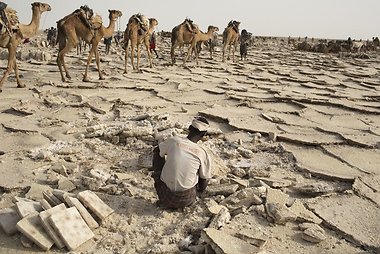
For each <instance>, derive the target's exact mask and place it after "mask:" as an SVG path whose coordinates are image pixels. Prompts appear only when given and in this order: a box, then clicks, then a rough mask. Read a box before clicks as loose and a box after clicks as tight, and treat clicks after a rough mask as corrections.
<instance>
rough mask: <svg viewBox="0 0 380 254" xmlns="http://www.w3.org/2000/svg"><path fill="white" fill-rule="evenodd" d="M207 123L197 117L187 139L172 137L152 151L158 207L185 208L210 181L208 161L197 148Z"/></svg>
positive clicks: (202, 151) (205, 130) (202, 150)
mask: <svg viewBox="0 0 380 254" xmlns="http://www.w3.org/2000/svg"><path fill="white" fill-rule="evenodd" d="M208 128H209V123H208V121H207V119H206V118H204V117H196V118H194V119H193V121H192V123H191V125H190V126H189V134H188V135H187V137H180V136H174V137H171V138H168V139H167V140H165V141H163V142H161V143H160V144H159V145H158V146H157V147H156V148H155V149H154V150H153V170H154V172H153V175H152V177H153V179H154V187H155V189H156V192H157V195H158V199H159V200H158V202H157V204H158V206H162V207H165V208H172V209H175V208H184V207H186V206H190V205H191V204H193V203H194V202H195V199H196V196H197V192H203V191H204V190H205V189H206V188H207V184H208V179H210V178H211V158H210V155H209V154H208V153H207V151H206V150H205V148H203V147H202V146H200V145H199V144H197V142H198V141H199V140H201V139H202V137H203V136H204V135H206V133H207V129H208Z"/></svg>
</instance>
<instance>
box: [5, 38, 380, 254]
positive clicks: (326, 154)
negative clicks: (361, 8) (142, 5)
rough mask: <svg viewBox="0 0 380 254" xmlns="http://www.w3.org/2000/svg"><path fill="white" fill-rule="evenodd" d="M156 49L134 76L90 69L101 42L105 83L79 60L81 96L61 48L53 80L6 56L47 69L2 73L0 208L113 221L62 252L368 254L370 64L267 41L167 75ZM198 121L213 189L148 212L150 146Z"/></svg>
mask: <svg viewBox="0 0 380 254" xmlns="http://www.w3.org/2000/svg"><path fill="white" fill-rule="evenodd" d="M169 49H170V45H169V40H168V39H163V38H160V39H159V40H158V50H159V54H160V57H161V58H160V59H156V58H154V59H153V61H154V65H155V66H154V68H152V69H151V68H148V65H147V59H146V57H145V56H146V54H145V53H144V51H142V52H143V56H142V60H141V65H142V71H141V72H134V71H132V70H131V67H130V66H129V73H128V74H124V75H123V74H122V73H123V69H124V67H123V61H124V55H123V52H122V50H121V48H118V47H116V46H115V45H113V48H112V49H111V54H110V55H107V56H105V55H104V54H103V52H104V49H103V45H102V46H101V48H100V50H101V51H102V52H101V59H102V62H101V68H102V70H103V72H104V73H105V75H106V80H102V81H99V80H98V79H97V72H96V69H95V64H94V63H93V64H92V65H91V68H90V79H91V82H90V83H83V82H82V81H81V80H82V75H83V72H84V68H85V66H84V65H85V61H86V57H87V54H86V53H85V54H83V55H79V56H78V55H76V53H75V52H74V51H72V52H71V53H70V55H69V56H68V57H67V63H68V66H69V70H70V71H71V74H72V76H73V78H72V80H71V81H70V82H68V83H62V82H61V81H60V76H59V72H58V68H57V66H56V65H55V58H56V54H57V50H56V49H51V48H49V49H48V48H37V47H34V46H31V45H24V46H22V48H21V49H20V50H21V52H22V53H21V54H24V55H25V54H27V52H28V51H32V52H47V53H48V54H50V55H51V56H52V59H51V60H50V61H38V60H35V59H31V60H24V61H18V63H19V68H20V73H21V74H22V81H23V82H24V83H25V84H26V88H25V89H17V88H16V83H15V78H14V76H13V75H11V77H10V78H9V79H8V81H7V82H6V83H5V85H4V88H3V92H2V93H1V94H0V96H1V100H0V112H1V113H0V123H1V126H0V138H1V143H0V172H1V177H0V199H1V200H0V208H4V207H9V206H10V205H11V204H12V198H13V197H14V196H20V197H24V196H25V195H28V192H29V191H30V189H31V186H33V188H34V187H36V186H37V187H38V186H39V187H41V186H40V185H42V186H44V187H51V188H60V189H64V190H68V191H70V192H73V193H77V192H79V191H82V190H86V189H91V190H93V191H95V192H96V193H97V194H98V195H99V196H100V197H101V198H102V199H103V200H104V201H105V202H106V203H107V204H108V205H110V206H111V207H112V208H113V209H114V210H115V213H114V214H113V215H112V216H111V217H110V218H109V219H108V220H107V221H106V222H105V223H103V225H102V227H100V228H98V229H97V230H96V231H95V232H94V233H95V235H96V236H95V238H94V239H92V240H90V242H88V243H86V244H84V245H83V246H82V247H80V249H78V250H76V251H73V252H71V253H205V252H206V253H213V251H216V253H239V251H240V252H241V253H380V237H379V235H380V194H379V191H380V167H379V165H380V152H379V148H380V117H379V114H380V58H379V54H378V52H371V53H368V55H369V59H360V58H356V57H355V56H353V55H349V54H346V55H332V54H328V55H326V54H317V53H308V52H298V51H294V50H293V49H291V48H289V47H288V46H287V45H285V44H284V43H283V42H281V41H280V40H277V39H273V40H269V41H268V40H267V41H265V42H263V41H258V42H256V43H255V45H253V47H252V48H250V49H249V56H248V60H247V61H244V62H242V61H238V62H236V63H232V61H227V62H226V63H222V62H221V52H220V47H219V48H217V49H219V50H217V52H216V55H215V57H214V59H213V60H211V59H209V55H208V53H207V52H205V51H202V52H201V56H200V65H199V66H196V65H195V61H194V60H192V61H191V62H189V63H188V64H187V67H183V66H182V57H181V56H180V53H179V50H177V55H178V56H177V64H176V65H174V66H171V65H170V64H169V61H170V55H169ZM47 59H48V60H49V57H48V58H47ZM1 66H2V67H3V66H6V61H5V60H1ZM198 114H200V115H203V116H206V117H207V118H208V119H210V122H211V126H212V130H211V131H210V133H209V135H208V136H207V137H206V138H205V139H204V140H203V141H202V144H203V145H204V146H206V147H207V148H209V150H211V151H212V153H213V155H214V167H213V173H214V177H213V179H212V180H211V184H210V186H209V188H208V191H207V192H206V193H205V194H203V195H202V196H201V197H199V199H198V201H197V203H196V204H195V205H193V206H191V207H189V208H186V209H184V210H179V211H176V210H174V211H172V210H164V209H162V208H159V207H157V206H156V204H155V202H156V201H157V196H156V194H155V191H154V187H153V181H152V178H151V177H150V175H151V152H152V149H153V147H154V146H155V145H157V144H158V142H159V141H161V140H163V139H164V138H166V137H168V136H170V135H186V130H187V127H188V125H189V123H190V121H191V119H192V117H193V116H195V115H198ZM36 184H39V185H36ZM305 222H306V224H305ZM205 228H208V229H212V228H213V229H215V230H218V231H217V232H219V234H218V233H217V234H216V235H215V234H213V231H212V230H203V229H205ZM205 232H208V233H205ZM214 233H215V232H214ZM223 237H226V238H223ZM229 237H232V238H231V239H233V240H231V241H230V240H226V241H228V243H230V244H229V246H224V243H223V241H224V240H225V239H230V238H229ZM20 238H21V236H20V235H19V234H16V235H13V236H7V235H5V234H4V232H2V231H0V252H1V253H34V252H39V251H40V250H39V249H38V247H36V246H33V247H31V248H26V247H24V246H23V245H22V244H21V241H20ZM235 240H236V241H237V242H236V243H235V242H234V241H235ZM245 247H247V248H248V249H243V248H245ZM228 248H230V249H228ZM231 248H232V249H231ZM211 249H213V250H211ZM50 252H53V253H61V252H65V250H58V249H55V248H53V249H52V250H51V251H50Z"/></svg>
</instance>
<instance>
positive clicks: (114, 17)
mask: <svg viewBox="0 0 380 254" xmlns="http://www.w3.org/2000/svg"><path fill="white" fill-rule="evenodd" d="M108 12H109V16H108V17H109V19H110V20H113V21H116V20H117V19H118V18H120V17H121V16H123V13H122V12H121V11H118V10H108Z"/></svg>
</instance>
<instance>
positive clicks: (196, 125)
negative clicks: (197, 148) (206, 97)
mask: <svg viewBox="0 0 380 254" xmlns="http://www.w3.org/2000/svg"><path fill="white" fill-rule="evenodd" d="M209 127H210V125H209V123H208V121H207V119H206V118H204V117H202V116H198V117H195V118H194V119H193V121H192V122H191V125H190V126H189V136H188V138H189V139H190V140H192V141H193V142H198V141H199V140H201V138H202V137H203V136H204V135H206V133H207V130H208V128H209Z"/></svg>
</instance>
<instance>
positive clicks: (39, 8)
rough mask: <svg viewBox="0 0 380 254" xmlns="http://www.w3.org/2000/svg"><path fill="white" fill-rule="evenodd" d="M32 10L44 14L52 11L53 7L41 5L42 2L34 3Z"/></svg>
mask: <svg viewBox="0 0 380 254" xmlns="http://www.w3.org/2000/svg"><path fill="white" fill-rule="evenodd" d="M32 9H33V10H37V11H39V12H40V13H43V12H45V11H51V7H50V5H48V4H45V3H40V2H34V3H32Z"/></svg>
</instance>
